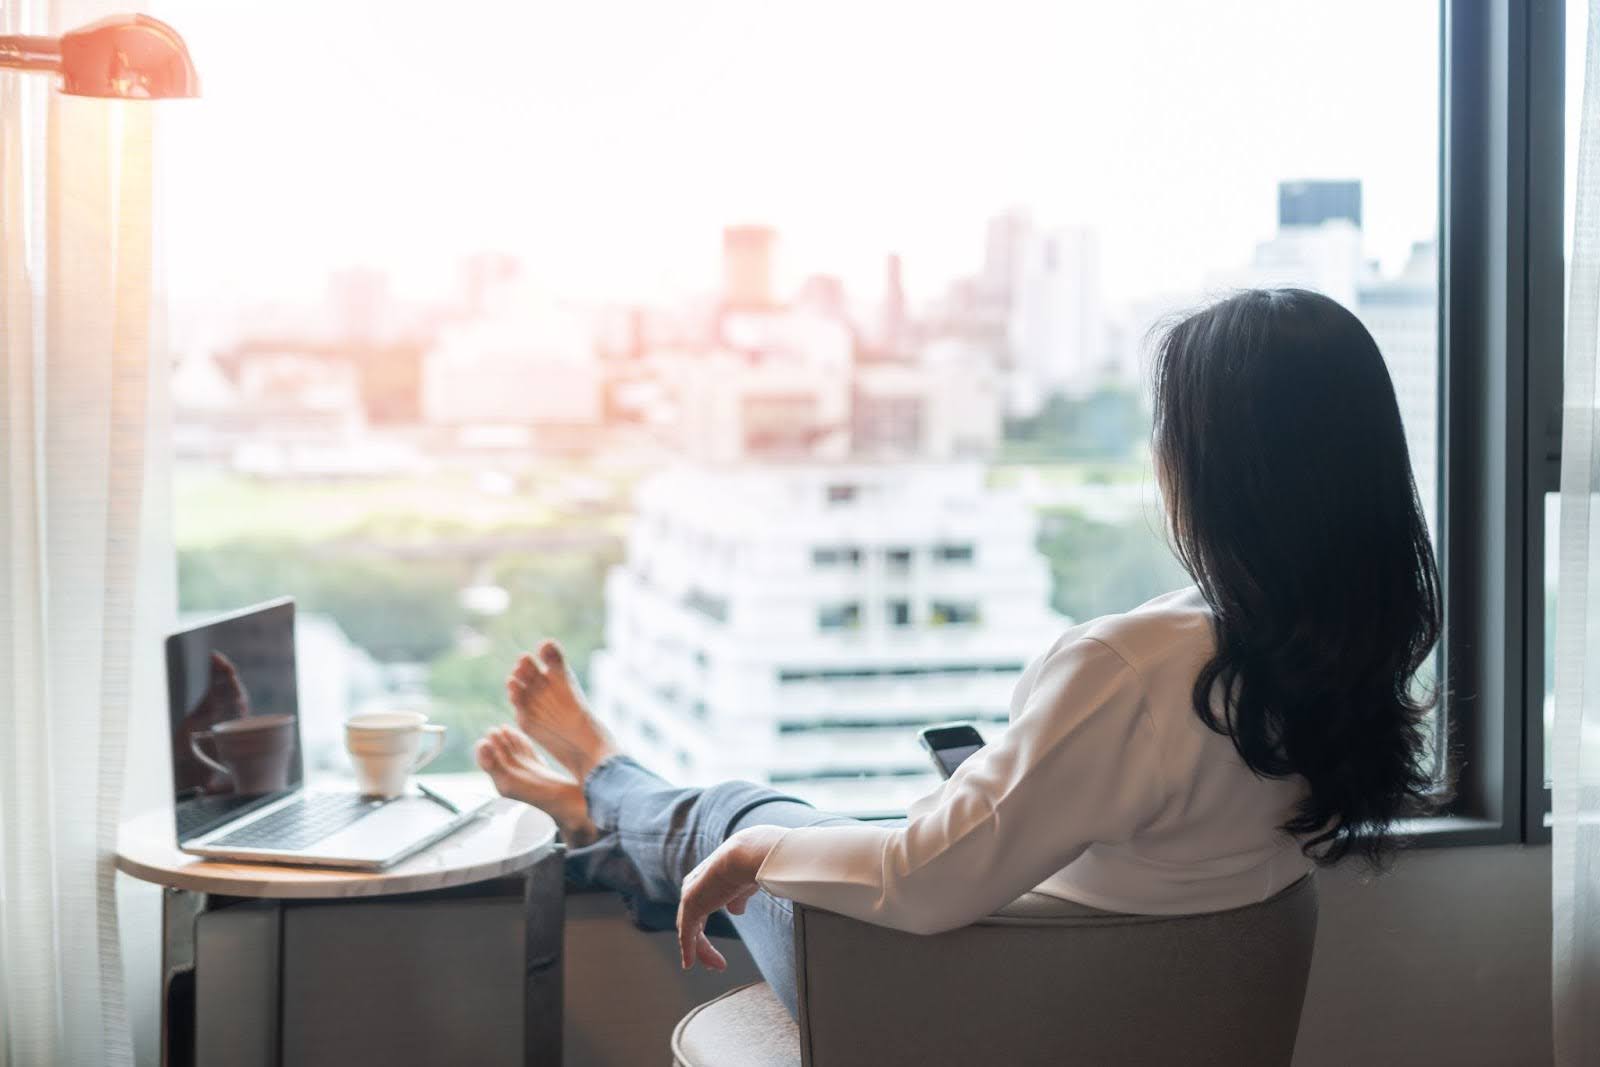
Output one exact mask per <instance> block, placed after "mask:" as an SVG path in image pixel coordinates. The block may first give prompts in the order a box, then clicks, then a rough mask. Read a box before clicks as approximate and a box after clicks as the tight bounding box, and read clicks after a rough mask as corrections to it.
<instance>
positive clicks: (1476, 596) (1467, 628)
mask: <svg viewBox="0 0 1600 1067" xmlns="http://www.w3.org/2000/svg"><path fill="white" fill-rule="evenodd" d="M1565 13H1566V7H1565V3H1564V2H1563V0H1532V2H1530V3H1528V4H1525V5H1499V4H1478V3H1473V2H1471V0H1444V2H1443V8H1442V11H1441V16H1442V17H1441V38H1442V40H1441V49H1442V53H1441V63H1440V77H1441V85H1440V106H1441V115H1442V121H1441V125H1440V134H1441V136H1440V246H1441V254H1440V277H1439V294H1440V301H1439V306H1440V320H1439V331H1440V332H1439V351H1440V353H1441V355H1442V359H1441V361H1440V370H1441V373H1440V441H1439V446H1440V447H1439V464H1440V478H1439V484H1440V489H1441V493H1442V494H1443V499H1442V501H1441V508H1440V514H1441V515H1442V516H1443V522H1442V524H1441V525H1442V527H1443V530H1442V532H1443V537H1442V538H1441V539H1440V569H1441V572H1442V574H1443V579H1444V598H1445V599H1444V608H1445V629H1444V640H1443V643H1442V645H1443V647H1442V650H1441V657H1442V662H1441V667H1442V669H1441V672H1440V674H1441V677H1442V678H1443V679H1444V690H1443V691H1444V697H1445V703H1444V708H1445V721H1446V724H1447V726H1446V730H1447V742H1448V748H1447V755H1448V759H1449V763H1448V766H1450V767H1451V768H1452V771H1453V773H1454V796H1453V799H1452V800H1451V802H1450V803H1449V805H1448V806H1447V807H1446V809H1445V810H1444V812H1443V813H1442V814H1441V815H1440V816H1439V817H1437V818H1433V819H1425V820H1417V821H1415V822H1413V823H1411V824H1409V825H1408V827H1407V829H1408V830H1410V831H1411V832H1412V834H1413V840H1414V841H1415V843H1416V844H1419V845H1474V844H1509V843H1516V842H1538V841H1540V840H1548V830H1546V829H1544V822H1545V819H1544V813H1545V812H1546V811H1547V810H1548V791H1547V790H1545V789H1544V788H1543V773H1542V744H1543V703H1544V679H1543V664H1544V659H1543V641H1544V633H1543V630H1544V614H1543V613H1544V604H1543V598H1544V582H1543V566H1544V558H1543V557H1544V551H1543V546H1544V493H1545V489H1546V487H1547V486H1548V487H1552V488H1553V487H1555V486H1556V485H1557V484H1558V482H1559V474H1558V472H1559V441H1560V428H1559V418H1560V403H1559V401H1560V393H1561V382H1560V369H1561V368H1560V364H1561V337H1562V309H1563V300H1562V285H1563V269H1564V268H1563V262H1562V241H1561V228H1562V210H1563V209H1562V204H1563V197H1562V190H1563V173H1564V172H1563V140H1564V129H1563V118H1564V93H1565V87H1564V62H1563V57H1564V35H1565ZM1552 419H1554V422H1553V423H1552ZM1552 441H1553V442H1554V445H1552V443H1551V442H1552Z"/></svg>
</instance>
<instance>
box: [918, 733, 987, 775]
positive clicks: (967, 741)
mask: <svg viewBox="0 0 1600 1067" xmlns="http://www.w3.org/2000/svg"><path fill="white" fill-rule="evenodd" d="M917 740H918V741H920V742H922V747H923V748H925V749H926V750H927V752H928V755H929V756H930V757H931V758H932V759H933V765H934V766H935V767H937V768H938V769H939V777H941V778H948V777H950V776H951V775H952V774H954V773H956V768H957V767H959V766H961V763H962V761H963V760H965V759H966V758H967V757H968V756H970V755H972V754H973V753H974V752H976V751H978V749H980V748H982V747H983V735H982V734H980V733H978V731H977V728H976V727H974V726H973V725H972V724H971V723H970V722H947V723H943V724H941V725H939V726H929V727H927V728H926V729H923V730H920V731H918V732H917Z"/></svg>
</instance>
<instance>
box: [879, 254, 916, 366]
mask: <svg viewBox="0 0 1600 1067" xmlns="http://www.w3.org/2000/svg"><path fill="white" fill-rule="evenodd" d="M907 325H908V321H907V318H906V285H905V278H904V276H903V274H902V265H901V262H900V257H899V256H897V255H890V256H889V258H888V260H887V261H885V264H884V272H883V308H882V319H881V321H880V322H879V332H880V337H879V347H880V349H881V350H882V352H883V354H884V355H886V356H903V355H905V354H906V351H905V348H906V344H907V342H908V340H909V338H908V337H907V336H906V327H907Z"/></svg>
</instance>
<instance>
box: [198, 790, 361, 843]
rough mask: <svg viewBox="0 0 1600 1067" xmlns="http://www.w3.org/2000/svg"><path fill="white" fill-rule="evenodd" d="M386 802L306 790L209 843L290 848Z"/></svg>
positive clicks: (326, 832)
mask: <svg viewBox="0 0 1600 1067" xmlns="http://www.w3.org/2000/svg"><path fill="white" fill-rule="evenodd" d="M386 803H387V801H383V800H369V799H367V798H365V797H359V796H356V795H355V794H354V793H312V794H307V795H305V796H301V797H298V798H297V799H295V800H292V801H290V802H289V803H287V804H285V805H284V806H283V807H281V808H279V809H278V810H277V811H275V812H273V813H272V814H271V815H266V816H263V817H262V818H259V819H257V820H256V821H255V822H253V823H250V824H249V825H248V826H241V827H240V828H239V829H237V830H235V831H234V832H233V833H231V834H228V835H227V836H226V837H220V838H218V839H217V840H215V841H211V842H208V844H209V845H210V846H211V847H218V846H227V847H232V848H270V849H275V850H279V851H285V852H291V851H295V850H298V849H302V848H305V847H306V846H308V845H313V844H315V843H316V842H318V841H321V840H322V839H323V838H324V837H327V836H328V835H329V834H332V833H334V832H336V831H339V830H343V829H344V828H345V827H346V826H349V825H350V824H351V823H353V822H355V821H356V820H357V819H360V818H362V817H364V816H366V815H370V814H372V813H373V812H374V811H377V810H378V809H379V808H381V807H383V805H384V804H386Z"/></svg>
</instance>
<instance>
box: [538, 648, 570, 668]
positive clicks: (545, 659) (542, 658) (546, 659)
mask: <svg viewBox="0 0 1600 1067" xmlns="http://www.w3.org/2000/svg"><path fill="white" fill-rule="evenodd" d="M539 662H540V663H542V664H543V665H544V667H545V669H546V670H548V671H550V673H552V674H557V675H559V674H563V673H565V672H566V669H567V659H566V657H565V656H563V655H562V654H561V646H560V645H558V644H556V643H555V642H554V641H544V642H541V643H540V645H539Z"/></svg>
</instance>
